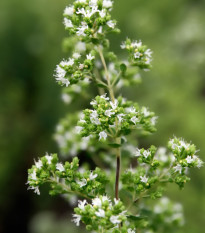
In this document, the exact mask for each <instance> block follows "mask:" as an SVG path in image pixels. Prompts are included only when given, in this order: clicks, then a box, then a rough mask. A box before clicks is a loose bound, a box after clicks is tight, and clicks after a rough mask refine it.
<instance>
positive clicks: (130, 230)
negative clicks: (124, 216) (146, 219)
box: [127, 228, 135, 233]
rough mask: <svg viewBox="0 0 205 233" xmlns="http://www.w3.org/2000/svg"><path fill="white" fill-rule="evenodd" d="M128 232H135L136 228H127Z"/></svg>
mask: <svg viewBox="0 0 205 233" xmlns="http://www.w3.org/2000/svg"><path fill="white" fill-rule="evenodd" d="M127 233H135V230H133V229H131V228H129V229H127Z"/></svg>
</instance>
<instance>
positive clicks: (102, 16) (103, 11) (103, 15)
mask: <svg viewBox="0 0 205 233" xmlns="http://www.w3.org/2000/svg"><path fill="white" fill-rule="evenodd" d="M99 15H100V17H101V18H104V17H105V16H106V11H105V10H104V9H103V10H101V11H99Z"/></svg>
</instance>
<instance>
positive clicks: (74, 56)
mask: <svg viewBox="0 0 205 233" xmlns="http://www.w3.org/2000/svg"><path fill="white" fill-rule="evenodd" d="M80 57H81V55H80V54H79V53H74V54H73V58H75V59H78V58H80Z"/></svg>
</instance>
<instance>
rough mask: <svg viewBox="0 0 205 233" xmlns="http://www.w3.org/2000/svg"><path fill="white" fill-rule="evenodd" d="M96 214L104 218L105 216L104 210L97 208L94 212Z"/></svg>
mask: <svg viewBox="0 0 205 233" xmlns="http://www.w3.org/2000/svg"><path fill="white" fill-rule="evenodd" d="M95 214H96V216H98V217H101V218H104V217H105V211H104V210H103V209H99V210H98V212H95Z"/></svg>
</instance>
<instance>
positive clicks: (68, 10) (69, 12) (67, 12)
mask: <svg viewBox="0 0 205 233" xmlns="http://www.w3.org/2000/svg"><path fill="white" fill-rule="evenodd" d="M73 12H74V6H70V7H68V6H67V7H66V8H65V10H64V15H67V16H72V15H73Z"/></svg>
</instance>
